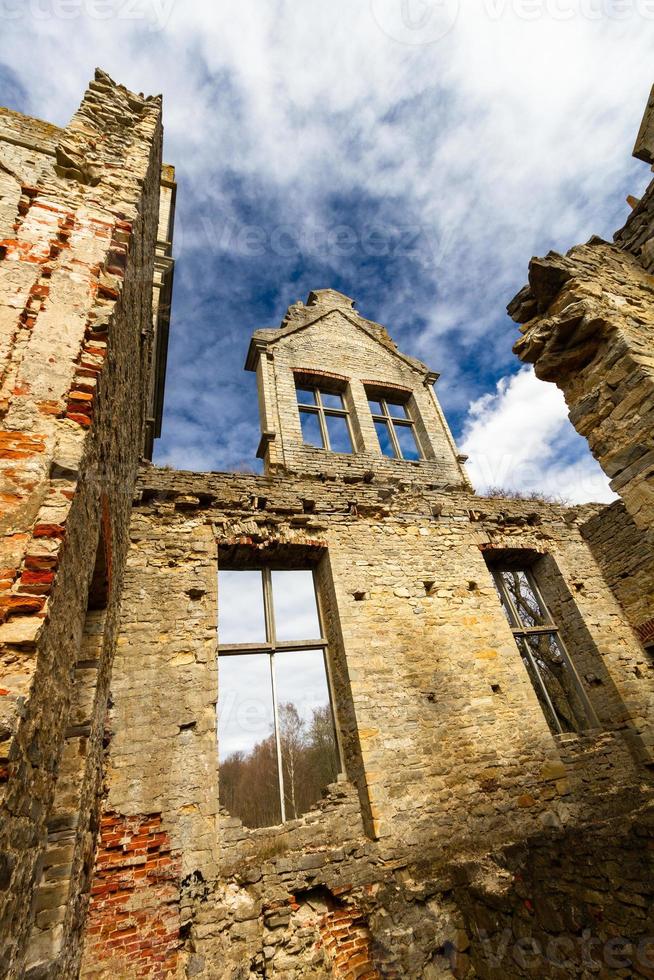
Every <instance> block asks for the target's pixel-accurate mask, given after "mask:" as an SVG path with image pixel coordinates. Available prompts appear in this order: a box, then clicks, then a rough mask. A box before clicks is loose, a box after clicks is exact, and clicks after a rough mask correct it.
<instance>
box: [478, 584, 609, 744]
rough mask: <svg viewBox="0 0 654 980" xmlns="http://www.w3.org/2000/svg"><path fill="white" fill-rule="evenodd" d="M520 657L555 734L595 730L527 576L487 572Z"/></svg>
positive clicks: (573, 674)
mask: <svg viewBox="0 0 654 980" xmlns="http://www.w3.org/2000/svg"><path fill="white" fill-rule="evenodd" d="M492 572H493V577H494V579H495V586H496V588H497V591H498V593H499V596H500V599H501V601H502V605H503V607H504V611H505V613H506V616H507V619H508V620H509V623H510V625H511V628H512V630H513V635H514V636H515V639H516V643H517V644H518V649H519V650H520V656H521V657H522V661H523V663H524V665H525V667H526V668H527V673H528V674H529V678H530V680H531V683H532V684H533V686H534V690H535V691H536V696H537V697H538V700H539V702H540V706H541V708H542V709H543V713H544V715H545V717H546V719H547V722H548V724H549V726H550V728H551V729H552V731H553V732H554V733H555V734H561V733H563V732H576V731H580V730H581V729H584V728H589V727H592V726H593V725H596V724H597V719H596V717H595V714H594V712H593V709H592V707H591V704H590V702H589V700H588V697H587V696H586V692H585V691H584V688H583V685H582V683H581V681H580V679H579V676H578V674H577V671H576V670H575V667H574V664H573V663H572V661H571V659H570V656H569V655H568V652H567V650H566V649H565V646H564V644H563V641H562V640H561V637H560V634H559V629H558V626H557V624H556V623H555V622H554V621H553V620H552V617H551V616H550V614H549V612H548V610H547V607H546V605H545V602H544V600H543V597H542V595H541V594H540V591H539V589H538V586H537V585H536V582H535V580H534V578H533V575H532V574H531V572H530V571H528V570H527V569H523V568H502V567H497V568H494V569H492Z"/></svg>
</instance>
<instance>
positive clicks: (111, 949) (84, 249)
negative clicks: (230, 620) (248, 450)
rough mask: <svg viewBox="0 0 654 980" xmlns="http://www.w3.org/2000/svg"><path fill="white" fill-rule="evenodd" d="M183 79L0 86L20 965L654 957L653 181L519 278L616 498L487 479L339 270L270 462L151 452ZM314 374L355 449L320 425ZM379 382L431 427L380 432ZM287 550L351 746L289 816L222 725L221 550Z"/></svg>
mask: <svg viewBox="0 0 654 980" xmlns="http://www.w3.org/2000/svg"><path fill="white" fill-rule="evenodd" d="M160 112H161V106H160V102H159V100H157V99H144V98H143V97H142V96H135V95H132V94H131V93H128V92H126V91H125V90H124V89H123V88H121V87H120V86H117V85H115V84H114V83H113V82H112V81H111V80H110V79H109V78H108V77H107V76H106V75H104V74H103V73H101V72H98V73H97V74H96V79H95V81H94V82H92V83H91V86H90V89H89V91H88V92H87V94H86V96H85V98H84V101H83V102H82V106H81V108H80V110H79V112H78V113H77V115H76V116H75V117H74V119H73V122H72V123H71V125H70V127H68V128H67V129H65V130H57V129H55V128H54V127H50V126H48V125H46V124H44V123H40V122H37V121H35V120H27V119H25V118H23V117H18V116H16V115H15V114H11V113H6V114H5V115H0V154H2V155H1V156H0V161H1V164H0V181H1V182H2V183H0V217H1V218H2V221H3V222H4V224H3V234H6V236H7V239H6V241H3V242H2V243H1V244H0V248H1V249H2V251H0V278H2V277H3V276H5V274H6V282H7V284H6V286H5V288H4V290H3V293H2V296H1V297H0V301H2V302H5V304H6V306H5V307H0V311H1V310H3V309H4V310H5V312H6V317H5V316H4V314H2V313H0V317H4V319H0V328H1V329H2V330H3V331H4V330H5V327H4V326H3V324H5V325H6V341H3V343H6V347H5V348H3V351H6V353H3V358H4V360H3V362H2V363H3V372H4V373H3V375H2V377H3V378H4V379H5V381H4V382H3V383H4V387H3V392H5V396H4V397H5V398H6V408H3V411H4V415H3V425H4V426H5V429H6V431H5V435H4V437H3V436H2V433H0V439H2V440H3V444H4V446H5V449H4V452H5V453H7V454H9V455H6V456H4V462H3V463H2V467H3V469H2V473H3V480H4V481H5V482H4V485H3V497H2V500H3V501H4V503H3V506H5V507H6V508H7V509H6V512H5V513H6V518H3V519H4V520H5V524H4V528H5V538H4V541H5V545H4V547H5V549H6V559H5V561H4V562H3V564H6V566H7V567H6V569H5V571H4V572H3V576H2V578H3V586H4V593H3V594H4V595H5V596H6V601H5V602H4V605H3V608H4V610H5V615H4V620H3V624H2V625H0V643H2V648H1V649H2V658H3V659H2V661H0V662H1V663H2V671H3V675H2V678H1V679H0V683H1V684H3V685H4V686H3V687H2V689H1V692H2V700H3V701H6V709H5V710H4V713H3V715H2V718H3V724H4V726H5V727H4V729H3V737H4V738H5V744H6V749H5V755H4V763H3V765H4V770H3V772H4V778H5V797H4V803H3V806H4V808H5V809H4V812H3V820H2V824H0V834H1V837H0V843H1V851H2V856H1V858H0V861H1V863H0V889H1V891H0V895H2V896H3V902H4V905H3V909H4V913H3V914H4V919H3V924H2V930H1V933H0V935H1V937H2V941H3V948H4V960H3V961H2V965H1V966H0V975H2V976H7V977H12V978H13V977H15V978H18V977H26V978H31V980H36V978H40V977H47V978H50V977H54V978H56V977H62V978H63V977H66V978H68V977H75V976H81V977H84V978H96V980H101V978H102V980H108V978H112V980H113V978H137V977H149V978H180V980H181V978H184V977H197V978H206V980H222V978H225V980H227V978H229V980H254V978H260V977H261V978H262V977H266V978H279V980H295V978H297V980H300V978H305V977H306V978H313V980H318V978H329V977H333V978H344V980H345V978H347V980H373V978H380V977H390V978H398V980H400V978H402V980H403V978H423V977H424V978H427V980H437V978H445V977H452V976H454V977H457V978H468V977H469V978H472V977H483V978H489V980H499V978H512V977H553V978H562V977H588V976H591V975H592V976H599V977H612V976H620V977H634V976H636V977H639V976H642V977H652V976H654V922H653V921H652V911H651V909H652V905H653V902H652V899H653V894H654V884H653V881H654V876H653V875H652V854H653V853H654V802H653V801H652V776H653V773H654V758H653V745H654V685H653V683H652V681H653V677H652V675H653V672H654V671H653V667H654V661H653V660H652V652H651V649H647V645H648V643H649V642H650V641H651V639H652V635H651V633H650V632H649V629H650V627H649V625H648V624H649V623H650V621H651V620H652V618H653V616H654V611H653V610H652V606H651V602H652V586H653V584H654V555H653V553H652V549H651V544H652V542H651V536H650V526H651V521H650V516H648V515H649V514H650V511H649V510H648V508H650V505H651V500H650V492H651V482H650V479H651V477H650V469H651V468H648V467H649V463H647V460H648V459H649V456H648V453H649V452H650V447H651V418H652V417H651V413H650V403H649V400H648V399H649V398H650V394H649V389H648V387H647V385H648V383H649V381H648V379H649V374H648V372H650V367H651V365H650V364H649V361H650V360H651V359H652V353H651V337H649V336H648V333H647V331H648V330H649V326H648V324H649V321H650V320H651V310H650V302H649V292H648V291H649V289H650V288H651V282H650V280H651V275H650V271H649V269H648V266H647V262H648V259H647V255H648V254H649V252H648V248H647V247H646V246H645V244H643V243H644V242H646V239H645V238H644V237H643V236H644V235H645V230H644V229H645V228H646V227H647V222H648V220H649V218H648V215H649V212H648V211H647V203H646V202H647V200H648V197H647V195H646V196H645V197H644V198H643V202H641V204H640V205H639V207H638V208H637V209H636V211H635V212H634V215H632V218H631V219H630V221H631V222H632V225H631V229H630V231H629V232H625V231H624V230H623V232H621V233H619V235H618V239H617V241H616V244H614V245H608V244H607V243H598V242H597V241H593V242H591V243H589V245H587V246H583V247H578V248H577V249H573V252H572V253H570V255H569V256H567V257H565V258H562V257H560V256H549V257H548V258H547V259H546V260H533V261H532V265H531V269H530V285H529V286H528V287H526V288H525V290H523V291H522V293H521V294H520V296H519V298H518V299H516V300H515V301H514V302H513V304H512V305H511V310H512V312H513V313H514V315H515V316H516V318H517V319H519V320H520V321H521V322H522V320H523V319H524V320H526V325H525V329H524V334H523V339H522V340H521V341H519V343H518V353H519V354H520V356H523V357H524V358H525V359H527V360H530V361H535V363H536V370H537V372H538V373H539V374H541V375H542V376H543V377H545V378H547V379H550V380H555V381H556V382H557V383H558V384H560V385H561V387H562V388H563V390H564V392H565V394H566V397H567V398H568V401H569V404H570V406H571V413H572V418H573V421H574V422H575V424H577V425H578V427H579V428H580V431H584V433H585V434H586V436H587V437H588V439H589V444H590V445H591V448H592V449H593V451H594V452H595V454H596V455H597V457H598V458H599V459H600V462H602V465H604V466H605V468H606V470H607V472H609V473H610V475H611V477H612V478H613V480H614V485H615V487H616V490H617V491H618V493H619V494H620V496H621V498H622V499H621V500H619V501H617V502H616V503H615V504H612V505H611V506H608V507H606V506H603V505H599V504H589V505H585V506H578V507H567V506H564V505H562V504H558V503H548V502H545V501H540V500H522V499H513V498H511V497H504V498H502V497H497V498H496V497H493V498H484V497H481V496H478V495H476V494H475V493H474V492H473V490H472V488H471V486H470V483H469V481H468V478H467V476H466V474H465V471H464V468H463V463H464V458H463V457H462V456H460V455H459V454H458V451H457V449H456V446H455V443H454V441H453V439H452V436H451V434H450V431H449V429H448V427H447V423H446V421H445V419H444V417H443V413H442V411H441V409H440V406H439V403H438V400H437V397H436V395H435V394H434V389H433V385H434V383H435V381H436V379H437V374H436V373H435V372H433V371H431V370H430V369H429V368H427V367H426V366H425V365H424V364H422V363H420V362H419V361H416V360H415V359H413V358H411V357H408V356H406V355H405V354H403V353H402V352H400V351H398V349H397V347H396V346H395V344H394V343H393V341H392V340H391V337H390V335H389V333H388V332H387V330H386V329H385V328H384V327H382V326H381V325H379V324H376V323H374V322H373V321H370V320H367V319H366V318H365V317H363V316H362V315H361V314H359V313H358V312H357V311H356V310H355V309H354V302H353V300H352V299H350V298H349V297H346V296H344V295H342V294H341V293H338V292H336V291H334V290H331V289H318V290H314V291H313V292H311V293H310V295H309V296H308V298H307V301H306V303H302V302H297V303H295V304H294V305H292V306H291V307H289V309H288V311H287V313H286V314H285V316H284V317H283V319H282V321H281V324H280V326H279V327H278V328H274V329H262V330H256V331H255V332H254V335H253V339H252V343H251V346H250V349H249V352H248V354H247V359H246V368H247V369H248V370H252V371H255V372H256V373H257V380H258V388H259V407H260V415H261V431H262V436H261V443H260V446H259V455H260V456H261V458H262V459H263V461H264V473H263V474H262V475H256V474H245V473H187V472H176V471H174V470H170V469H165V468H164V469H161V468H157V467H154V466H152V464H151V463H149V462H147V458H148V457H149V456H150V450H151V446H152V440H153V438H155V437H156V435H157V434H158V432H159V427H160V410H161V401H162V392H163V375H164V373H165V355H166V343H167V330H168V309H169V304H170V290H171V285H172V253H171V238H172V214H173V211H174V179H173V173H172V170H171V168H163V170H162V165H161V121H160ZM648 112H649V110H648ZM648 120H649V116H648V115H646V119H645V122H644V128H643V130H642V131H641V135H640V136H639V144H638V145H639V147H641V148H642V146H643V145H644V144H645V143H646V142H647V139H648V137H647V133H648V132H649V131H650V128H651V126H650V123H649V121H648ZM2 140H4V142H2ZM639 152H641V153H642V152H644V151H642V149H641V150H640V151H639ZM648 193H649V192H648ZM652 193H653V195H654V191H653V192H652ZM12 209H13V210H12ZM639 209H640V217H638V211H639ZM41 212H43V213H41ZM628 226H629V223H628ZM9 230H11V235H10V234H9ZM30 236H31V237H30ZM636 242H639V243H640V244H635V243H636ZM53 243H54V244H53ZM21 269H23V270H24V274H23V272H21ZM30 277H31V278H30ZM34 277H36V278H34ZM3 281H4V280H3ZM35 284H36V288H35ZM153 291H154V301H153ZM571 305H572V307H573V308H572V310H571V309H570V308H569V307H570V306H571ZM575 309H576V312H575ZM7 311H9V312H7ZM44 324H45V327H47V331H46V329H45V328H44ZM76 324H77V327H78V328H79V329H77V332H75V331H76V327H75V325H76ZM40 328H43V329H40ZM2 336H4V333H2V334H0V339H1V337H2ZM244 353H245V352H244ZM46 363H47V364H48V365H52V368H50V367H48V368H47V369H45V368H44V367H43V365H44V364H46ZM650 373H651V372H650ZM303 386H305V387H307V386H309V387H311V386H316V387H318V388H320V390H324V391H325V392H326V393H327V394H328V396H330V397H331V398H332V399H333V401H332V405H335V404H341V406H342V408H341V409H338V410H339V411H341V410H342V411H343V412H346V413H347V418H348V427H349V431H350V433H351V438H352V449H353V451H352V452H350V453H345V452H331V451H329V450H327V449H324V448H322V449H321V448H317V447H316V446H310V445H307V444H306V443H305V441H304V438H303V433H302V429H301V424H300V414H299V409H298V393H297V389H298V387H299V388H300V389H301V388H302V387H303ZM82 396H87V397H82ZM375 398H385V399H389V400H390V401H391V403H393V404H396V406H397V405H401V406H405V409H402V411H406V412H407V413H408V415H406V416H402V417H404V419H405V423H406V419H407V418H409V417H410V419H411V420H412V424H413V429H414V432H415V439H416V443H417V446H418V447H419V457H420V458H419V459H415V460H410V459H402V458H390V457H389V456H387V455H383V454H382V452H381V451H380V448H381V444H380V443H379V441H378V436H377V433H376V429H375V425H374V424H373V419H372V416H371V414H370V409H369V404H368V401H369V399H375ZM339 399H342V402H339ZM2 404H3V405H5V402H4V401H3V403H2ZM44 405H45V406H47V407H46V408H44V407H43V406H44ZM648 413H650V414H648ZM400 415H401V412H400ZM398 417H399V416H398ZM648 440H649V441H648ZM139 457H145V459H143V460H142V462H141V465H140V467H138V462H139ZM137 469H138V473H137ZM258 568H267V569H273V570H282V569H296V570H297V569H310V570H311V571H312V572H313V580H314V582H315V587H316V593H317V598H318V605H319V610H320V622H321V631H322V634H323V636H324V641H325V644H326V651H327V652H326V664H327V677H328V682H329V692H330V698H331V707H332V711H333V716H334V728H335V733H336V741H337V746H338V751H337V754H338V773H337V774H335V775H334V776H333V778H331V781H329V782H326V784H325V785H324V786H323V792H322V797H321V798H320V799H319V800H318V802H316V803H315V804H314V805H313V806H311V807H309V808H307V809H306V810H305V812H304V813H302V815H300V816H294V817H293V818H292V819H286V820H285V821H283V822H281V823H279V822H277V823H274V825H272V826H269V825H267V824H266V822H265V821H264V822H263V823H262V824H261V825H256V826H248V825H246V823H247V822H244V820H241V819H240V818H239V816H238V815H237V814H236V813H235V812H230V811H229V809H227V808H226V806H225V801H224V796H223V790H224V786H225V781H226V774H225V773H226V770H225V769H224V768H223V767H222V766H220V765H219V761H218V760H219V754H218V751H219V750H220V745H219V746H218V751H217V742H218V730H219V726H220V722H221V717H220V712H219V711H218V710H217V705H218V703H219V695H220V693H221V690H220V684H221V681H220V678H221V676H222V674H221V667H220V665H218V669H217V662H216V661H217V652H218V644H221V643H224V642H225V641H224V639H222V638H221V629H223V628H224V621H223V620H222V619H221V616H220V615H219V610H221V609H222V610H223V612H228V610H225V608H224V602H225V599H224V597H222V593H221V592H220V589H219V586H218V572H219V571H222V570H224V569H258ZM523 568H527V569H529V574H530V576H531V580H532V582H533V588H534V589H535V590H536V591H537V592H538V594H539V595H540V597H541V601H542V603H544V605H545V606H546V607H547V609H548V611H549V615H550V616H551V619H552V621H553V622H554V623H555V624H556V628H557V629H558V636H559V639H560V641H561V643H562V644H563V648H564V649H566V650H567V651H568V654H569V658H570V663H571V664H572V665H573V668H574V670H575V671H576V675H577V677H578V681H577V684H578V687H577V695H576V696H577V697H578V698H581V699H582V701H583V703H584V704H585V705H586V708H585V710H586V722H585V723H584V724H582V725H578V726H576V727H574V726H570V730H565V731H557V730H554V728H553V727H552V722H551V719H549V720H548V716H547V715H546V712H545V710H544V708H543V706H542V700H541V698H542V694H541V693H539V689H538V688H537V685H536V683H535V682H534V679H533V675H531V674H530V672H529V669H528V658H526V656H525V655H524V652H523V655H522V656H521V652H520V650H521V649H523V648H522V647H520V648H519V646H518V644H517V643H516V635H515V627H514V629H513V630H512V627H511V625H510V623H509V620H508V619H507V616H506V615H505V611H504V609H503V606H502V603H501V602H500V598H499V596H498V591H497V586H496V582H497V578H496V576H497V574H498V571H497V570H498V569H514V570H515V569H523ZM494 576H495V577H494ZM221 602H222V603H223V605H222V606H221ZM267 615H271V613H270V611H269V612H268V613H267ZM221 624H222V626H221ZM547 628H549V627H547ZM547 628H546V627H543V629H547ZM536 629H538V627H536ZM518 639H519V638H518ZM519 642H523V641H521V640H520V639H519ZM525 642H526V641H525ZM255 646H256V644H255ZM220 649H221V651H222V653H221V657H219V658H218V659H219V661H221V658H222V655H223V653H224V650H225V648H224V646H223V647H221V648H220ZM221 662H222V661H221ZM556 662H560V660H559V661H556ZM307 683H308V681H307ZM5 719H6V720H5ZM221 769H222V772H221ZM221 787H222V788H221ZM250 792H251V794H253V795H256V794H260V793H262V792H263V785H262V784H261V783H259V784H257V783H256V782H255V783H253V784H252V785H251V789H250ZM267 823H270V821H268V822H267Z"/></svg>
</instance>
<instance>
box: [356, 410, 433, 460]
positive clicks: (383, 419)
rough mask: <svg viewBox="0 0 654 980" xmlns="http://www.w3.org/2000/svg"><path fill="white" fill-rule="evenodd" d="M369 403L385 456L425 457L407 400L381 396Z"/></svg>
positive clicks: (403, 457)
mask: <svg viewBox="0 0 654 980" xmlns="http://www.w3.org/2000/svg"><path fill="white" fill-rule="evenodd" d="M368 405H369V406H370V413H371V415H372V420H373V422H374V425H375V431H376V432H377V438H378V440H379V447H380V449H381V451H382V453H383V454H384V456H391V457H393V458H395V459H411V460H417V459H422V458H423V456H422V453H421V452H420V447H419V446H418V440H417V438H416V430H415V423H414V420H413V419H412V417H411V413H410V411H409V406H408V404H407V402H406V401H398V400H397V399H393V398H386V397H383V396H380V397H377V398H369V399H368Z"/></svg>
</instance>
